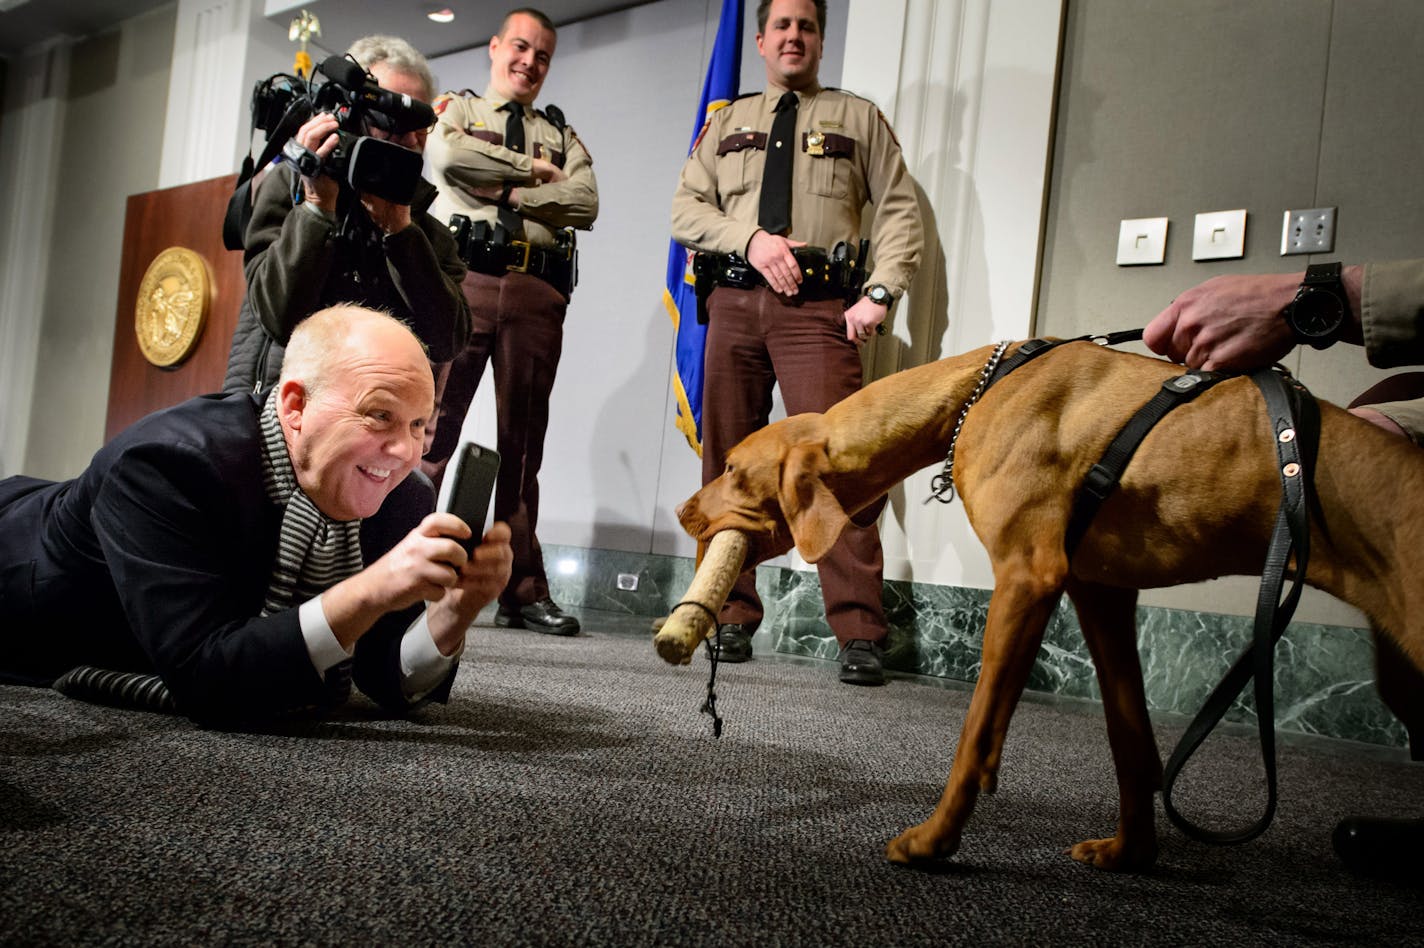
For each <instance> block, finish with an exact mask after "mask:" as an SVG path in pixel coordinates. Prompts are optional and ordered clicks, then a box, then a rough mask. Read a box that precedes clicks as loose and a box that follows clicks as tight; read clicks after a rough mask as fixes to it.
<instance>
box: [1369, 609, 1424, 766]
mask: <svg viewBox="0 0 1424 948" xmlns="http://www.w3.org/2000/svg"><path fill="white" fill-rule="evenodd" d="M1371 631H1372V632H1373V633H1374V640H1375V687H1376V688H1377V689H1379V695H1380V700H1382V701H1383V702H1384V705H1385V707H1386V708H1389V710H1390V713H1391V714H1393V715H1394V716H1395V717H1396V718H1398V719H1399V723H1401V724H1403V725H1404V730H1405V731H1406V732H1407V733H1408V735H1409V759H1410V760H1424V675H1421V674H1420V673H1419V670H1418V669H1417V668H1415V667H1414V663H1413V662H1411V661H1410V660H1409V657H1408V656H1407V655H1405V654H1404V650H1403V649H1401V648H1400V647H1399V646H1398V645H1396V644H1395V643H1394V639H1392V638H1390V637H1389V633H1387V632H1385V631H1383V630H1382V629H1378V628H1376V629H1372V630H1371Z"/></svg>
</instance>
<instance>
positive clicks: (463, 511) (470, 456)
mask: <svg viewBox="0 0 1424 948" xmlns="http://www.w3.org/2000/svg"><path fill="white" fill-rule="evenodd" d="M498 473H499V452H498V451H495V450H494V449H493V448H486V447H483V446H482V445H478V444H475V443H474V442H473V441H467V442H465V443H464V444H462V445H460V449H459V451H458V452H457V453H456V455H455V471H454V475H453V481H452V483H451V484H450V494H449V496H448V498H447V501H446V505H445V508H444V509H445V512H447V513H452V514H454V515H455V516H457V517H459V518H460V519H461V520H463V521H465V523H466V524H468V525H469V528H470V538H469V539H468V540H463V541H461V544H460V545H461V546H463V547H464V548H465V552H466V553H472V552H473V551H474V549H475V547H477V546H479V545H480V534H481V532H482V531H483V530H484V526H485V518H486V517H487V516H489V505H490V498H491V497H492V496H493V495H494V481H495V475H496V474H498Z"/></svg>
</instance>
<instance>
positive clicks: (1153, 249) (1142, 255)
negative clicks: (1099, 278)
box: [1117, 217, 1167, 267]
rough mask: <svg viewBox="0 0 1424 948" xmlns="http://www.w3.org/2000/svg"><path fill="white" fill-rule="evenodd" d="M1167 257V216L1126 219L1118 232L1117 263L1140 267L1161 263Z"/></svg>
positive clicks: (1121, 265)
mask: <svg viewBox="0 0 1424 948" xmlns="http://www.w3.org/2000/svg"><path fill="white" fill-rule="evenodd" d="M1166 257H1167V218H1165V217H1138V218H1134V219H1132V220H1125V221H1123V222H1122V224H1121V226H1120V227H1119V228H1118V232H1117V265H1118V266H1120V267H1138V266H1143V265H1145V264H1153V263H1161V262H1162V261H1163V260H1165V259H1166Z"/></svg>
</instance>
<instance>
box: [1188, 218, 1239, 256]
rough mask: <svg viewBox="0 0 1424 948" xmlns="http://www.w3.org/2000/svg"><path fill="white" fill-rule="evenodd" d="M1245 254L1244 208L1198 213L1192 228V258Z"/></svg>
mask: <svg viewBox="0 0 1424 948" xmlns="http://www.w3.org/2000/svg"><path fill="white" fill-rule="evenodd" d="M1244 256H1246V210H1245V209H1244V208H1242V209H1240V210H1235V211H1212V212H1211V213H1208V214H1198V215H1197V217H1196V227H1194V228H1193V229H1192V259H1193V260H1226V259H1229V258H1231V257H1244Z"/></svg>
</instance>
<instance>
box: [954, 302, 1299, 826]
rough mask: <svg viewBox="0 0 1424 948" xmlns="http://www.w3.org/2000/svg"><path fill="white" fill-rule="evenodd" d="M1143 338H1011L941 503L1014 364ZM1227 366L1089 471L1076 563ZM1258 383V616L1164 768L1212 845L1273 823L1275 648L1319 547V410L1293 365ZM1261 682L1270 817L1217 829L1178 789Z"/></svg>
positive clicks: (1179, 394)
mask: <svg viewBox="0 0 1424 948" xmlns="http://www.w3.org/2000/svg"><path fill="white" fill-rule="evenodd" d="M1141 338H1142V331H1141V330H1140V329H1138V330H1127V331H1123V332H1115V333H1108V334H1105V335H1097V336H1094V335H1089V336H1079V337H1077V338H1074V339H1053V340H1048V339H1030V340H1029V341H1027V342H1025V343H1024V344H1023V345H1021V346H1019V348H1018V350H1017V351H1016V352H1015V353H1014V354H1013V355H1012V356H1011V357H1009V358H1008V359H1004V358H1003V354H1004V352H1005V351H1006V350H1007V347H1008V343H999V345H998V346H997V347H996V348H995V350H994V352H993V354H992V355H991V356H990V357H989V361H988V363H986V365H985V366H984V371H983V373H982V374H981V377H980V380H979V385H978V386H977V387H976V388H975V390H974V392H973V394H972V395H971V396H970V397H969V399H968V400H967V401H966V402H965V404H964V406H963V408H962V410H961V412H960V416H959V419H958V422H957V423H956V425H955V428H954V434H953V435H952V437H951V439H950V445H949V451H948V453H947V455H946V457H945V463H944V468H943V470H941V471H940V473H939V474H937V475H935V478H934V480H933V482H932V483H931V490H932V493H931V497H932V498H933V499H936V500H939V501H940V502H941V503H951V502H952V501H953V500H954V482H953V474H954V450H955V444H956V442H957V441H958V439H959V431H960V428H961V427H962V426H963V424H964V418H965V416H966V415H967V414H968V412H969V409H970V408H971V407H972V406H973V405H974V403H976V402H977V401H978V400H979V398H980V397H981V396H982V395H983V394H984V392H985V391H987V390H988V388H989V387H990V386H991V385H993V384H994V383H995V382H997V381H999V380H1000V379H1002V378H1003V377H1004V376H1006V375H1008V374H1009V373H1010V372H1012V371H1013V370H1014V369H1016V368H1018V367H1019V366H1021V365H1023V364H1024V363H1026V362H1029V361H1030V360H1032V359H1035V358H1037V357H1039V356H1041V355H1044V354H1046V353H1048V352H1050V351H1052V350H1053V349H1056V348H1057V347H1058V346H1061V345H1063V344H1065V343H1069V342H1083V341H1092V342H1096V343H1098V344H1099V345H1117V344H1118V343H1122V342H1131V341H1135V340H1138V339H1141ZM1230 377H1231V376H1230V375H1226V374H1223V373H1219V372H1203V371H1188V372H1186V373H1184V374H1182V375H1178V376H1173V377H1172V378H1169V379H1167V380H1166V381H1165V382H1163V383H1162V387H1161V388H1160V389H1159V390H1158V391H1157V393H1156V394H1155V395H1154V396H1153V397H1152V398H1151V399H1150V400H1149V401H1148V402H1147V403H1146V404H1144V405H1143V406H1142V407H1141V408H1140V409H1138V411H1137V413H1136V414H1134V415H1133V416H1132V418H1131V419H1129V420H1128V422H1127V424H1126V425H1124V426H1123V428H1122V430H1121V431H1119V432H1118V434H1117V436H1116V437H1115V438H1114V439H1113V440H1112V443H1111V444H1109V445H1108V448H1107V450H1106V451H1105V452H1104V453H1103V457H1102V459H1101V460H1099V461H1098V463H1096V464H1094V465H1093V466H1092V468H1091V469H1090V470H1089V471H1088V474H1087V476H1086V477H1085V478H1084V480H1083V484H1082V485H1081V486H1080V487H1079V489H1078V493H1077V496H1076V497H1075V498H1074V501H1073V510H1072V512H1071V514H1070V515H1069V520H1068V528H1067V530H1066V532H1065V534H1064V539H1063V546H1064V551H1065V552H1066V553H1067V556H1068V560H1069V562H1070V563H1071V562H1072V559H1073V554H1074V552H1076V551H1077V549H1078V544H1079V543H1080V542H1081V541H1082V539H1083V535H1084V534H1085V533H1086V532H1087V530H1088V527H1089V526H1090V525H1091V524H1092V522H1093V518H1094V516H1096V514H1097V512H1098V508H1099V507H1101V506H1102V504H1103V502H1104V501H1105V500H1107V498H1108V496H1109V495H1111V494H1112V492H1113V490H1114V489H1115V488H1116V487H1117V485H1118V484H1119V483H1120V482H1121V480H1122V475H1123V473H1124V472H1125V471H1126V470H1127V466H1128V464H1129V463H1131V461H1132V456H1133V455H1134V454H1135V453H1136V451H1137V448H1138V446H1139V445H1141V443H1142V440H1143V439H1144V438H1146V437H1147V433H1148V432H1149V431H1151V430H1152V428H1153V427H1154V426H1155V425H1156V424H1157V422H1159V421H1161V420H1162V419H1163V418H1164V417H1166V415H1167V413H1168V412H1170V411H1172V410H1173V409H1175V408H1177V407H1178V406H1180V405H1184V404H1186V403H1187V402H1189V401H1191V400H1193V399H1195V398H1196V397H1197V396H1198V395H1200V394H1201V393H1202V392H1205V391H1206V390H1207V389H1209V388H1211V387H1212V386H1213V385H1215V384H1217V383H1218V382H1221V381H1222V380H1224V379H1227V378H1230ZM1251 380H1252V381H1253V382H1255V383H1256V386H1257V387H1258V388H1259V389H1260V390H1261V394H1262V396H1263V397H1264V398H1265V400H1266V410H1267V413H1268V414H1269V416H1270V421H1271V431H1272V433H1273V435H1274V438H1275V445H1276V455H1277V460H1278V461H1279V470H1280V477H1281V505H1280V508H1279V510H1278V512H1277V516H1276V525H1275V528H1274V530H1273V532H1272V537H1271V543H1270V547H1269V548H1268V550H1267V553H1266V564H1265V566H1264V567H1263V568H1262V571H1261V588H1260V593H1259V595H1258V596H1257V600H1256V616H1255V622H1254V628H1253V633H1252V645H1251V648H1250V649H1249V650H1248V651H1247V652H1246V653H1245V654H1243V655H1242V656H1241V657H1240V658H1239V659H1238V660H1237V661H1236V663H1235V664H1234V665H1233V666H1232V667H1231V670H1230V671H1228V672H1227V674H1226V677H1225V678H1223V679H1222V681H1221V683H1220V684H1218V685H1217V686H1216V689H1215V690H1214V691H1213V692H1212V693H1211V695H1210V696H1209V697H1208V698H1207V700H1206V702H1205V704H1203V706H1202V709H1201V710H1200V711H1199V712H1197V715H1196V717H1195V718H1194V719H1193V720H1192V722H1191V724H1190V725H1189V726H1188V727H1187V730H1186V731H1185V733H1183V735H1182V737H1181V739H1180V740H1179V741H1178V743H1177V747H1176V749H1175V750H1174V751H1173V752H1172V755H1171V757H1170V758H1169V759H1168V761H1167V764H1166V767H1165V768H1164V770H1163V784H1162V805H1163V808H1164V809H1165V810H1166V811H1167V816H1168V818H1170V819H1171V820H1172V822H1173V823H1174V824H1176V826H1177V827H1178V828H1179V829H1180V830H1182V832H1184V833H1186V834H1187V835H1188V836H1190V837H1192V838H1193V839H1197V840H1200V841H1202V842H1207V843H1218V844H1227V843H1244V842H1246V841H1247V840H1250V839H1254V838H1255V837H1257V836H1259V835H1260V834H1261V833H1262V832H1264V831H1265V829H1266V828H1267V827H1268V826H1270V824H1271V819H1272V818H1273V817H1274V815H1275V811H1276V759H1275V758H1276V751H1275V702H1274V697H1273V683H1274V647H1275V643H1276V641H1277V640H1278V639H1280V637H1281V635H1282V633H1284V632H1285V629H1286V625H1287V624H1288V623H1289V622H1290V618H1291V616H1292V615H1293V614H1294V613H1295V607H1296V604H1297V603H1298V602H1299V600H1300V593H1301V590H1302V588H1303V585H1304V577H1305V572H1306V564H1307V561H1308V559H1309V553H1310V523H1309V514H1308V503H1309V492H1310V487H1311V485H1312V483H1313V475H1314V470H1315V459H1316V455H1317V452H1318V447H1319V441H1320V408H1319V406H1318V405H1317V404H1316V403H1315V399H1314V398H1313V397H1312V396H1311V394H1310V392H1309V391H1307V390H1306V388H1305V387H1304V386H1303V385H1301V384H1300V383H1299V382H1297V381H1296V380H1295V379H1294V378H1292V377H1291V376H1290V375H1289V374H1288V373H1287V372H1286V371H1285V370H1284V369H1281V368H1278V367H1277V368H1268V369H1259V370H1257V371H1256V372H1253V373H1251ZM1292 554H1294V557H1295V579H1294V584H1293V586H1292V588H1291V590H1290V593H1289V594H1288V595H1287V596H1286V598H1285V600H1284V601H1282V600H1281V590H1282V588H1283V587H1284V584H1285V573H1286V567H1287V565H1288V564H1289V562H1290V560H1291V557H1292ZM1252 678H1254V679H1255V682H1256V686H1255V700H1256V722H1257V729H1258V732H1259V735H1260V742H1261V760H1262V764H1263V766H1264V768H1265V774H1266V792H1267V800H1266V807H1265V812H1264V813H1263V814H1262V816H1261V817H1260V818H1259V819H1258V820H1256V821H1255V822H1254V823H1251V824H1249V825H1247V826H1244V827H1241V828H1239V829H1235V830H1211V829H1206V828H1204V827H1201V826H1199V825H1197V824H1196V823H1193V822H1192V821H1191V820H1189V819H1187V818H1186V817H1184V816H1182V815H1181V814H1180V813H1179V812H1177V809H1176V807H1174V806H1173V805H1172V788H1173V785H1174V784H1175V782H1176V779H1177V775H1178V774H1179V773H1180V772H1181V769H1182V767H1183V765H1185V764H1186V762H1187V759H1188V758H1190V757H1191V755H1192V754H1193V753H1194V752H1195V751H1196V749H1197V748H1198V747H1199V746H1201V743H1202V742H1203V741H1204V740H1206V737H1207V735H1208V734H1210V733H1211V731H1212V729H1213V728H1215V727H1216V725H1217V723H1218V722H1219V721H1220V720H1221V718H1222V716H1223V715H1224V714H1225V713H1226V711H1227V710H1228V709H1229V708H1230V707H1231V705H1232V703H1233V702H1234V701H1235V700H1236V697H1237V695H1239V694H1240V693H1241V691H1242V689H1243V688H1245V686H1246V682H1247V681H1248V680H1250V679H1252Z"/></svg>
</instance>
